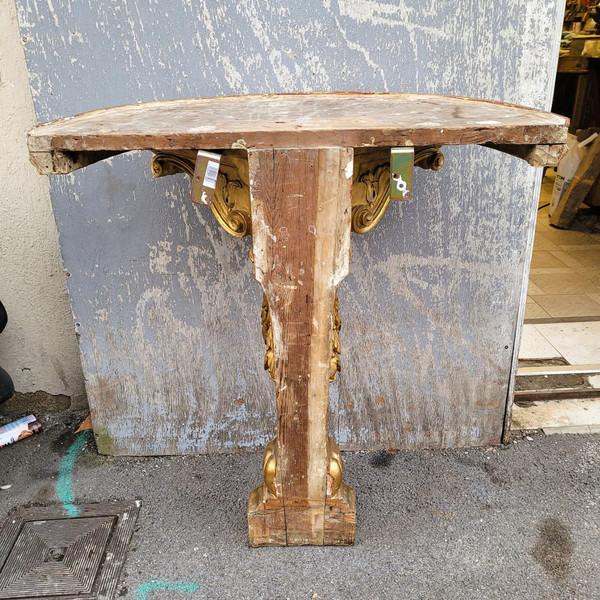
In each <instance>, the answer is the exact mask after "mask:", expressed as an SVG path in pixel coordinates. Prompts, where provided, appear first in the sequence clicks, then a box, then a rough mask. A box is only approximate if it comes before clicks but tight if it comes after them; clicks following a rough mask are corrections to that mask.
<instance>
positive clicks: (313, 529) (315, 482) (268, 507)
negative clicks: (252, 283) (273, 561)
mask: <svg viewBox="0 0 600 600" xmlns="http://www.w3.org/2000/svg"><path fill="white" fill-rule="evenodd" d="M352 157H353V152H352V149H351V148H327V149H307V150H290V149H276V150H274V149H267V150H250V151H249V163H250V181H251V184H250V186H251V191H252V196H251V197H252V231H253V251H254V265H255V275H256V279H257V280H258V281H259V283H260V284H261V285H262V287H263V289H264V291H265V296H266V298H267V301H268V304H269V312H270V318H271V331H272V335H273V351H274V375H275V391H276V397H277V400H276V403H277V442H276V453H275V456H276V465H277V467H276V473H275V481H274V488H275V491H276V494H277V496H276V499H272V498H270V494H269V492H268V491H266V490H265V486H264V485H262V486H259V488H257V489H256V490H255V491H254V492H253V493H252V494H251V497H250V503H249V510H248V517H249V530H250V543H251V544H252V545H281V543H282V541H283V540H284V539H285V544H286V545H300V544H316V545H323V544H324V543H325V541H326V539H327V543H331V544H339V543H350V542H351V541H352V540H353V538H354V529H353V527H349V526H348V523H349V522H351V523H353V522H354V507H353V505H352V506H350V505H349V503H348V502H346V501H344V500H343V499H340V498H338V497H337V496H336V498H335V499H334V502H335V503H336V510H335V512H336V514H338V517H336V518H331V519H328V521H327V523H328V526H327V527H326V524H325V511H326V506H327V495H328V462H329V458H328V437H327V414H328V403H329V376H330V366H329V363H330V357H331V342H332V331H333V315H334V302H335V294H336V289H337V287H338V285H339V283H340V282H341V280H342V279H343V278H344V277H345V276H346V274H347V273H348V268H349V258H350V216H351V184H352V162H353V159H352ZM348 494H352V492H351V491H350V492H348V491H346V495H348ZM332 511H333V509H332ZM345 513H347V514H348V519H345V518H344V516H343V515H344V514H345ZM282 520H283V523H284V526H285V535H284V534H283V532H282V531H281V526H282ZM350 534H351V535H350Z"/></svg>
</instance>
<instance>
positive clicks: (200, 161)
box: [192, 150, 221, 205]
mask: <svg viewBox="0 0 600 600" xmlns="http://www.w3.org/2000/svg"><path fill="white" fill-rule="evenodd" d="M220 162H221V155H220V154H215V153H214V152H205V151H204V150H198V156H196V167H195V169H194V179H193V181H192V202H194V203H195V204H207V205H209V204H212V201H213V197H214V194H215V188H216V187H217V178H218V175H219V164H220Z"/></svg>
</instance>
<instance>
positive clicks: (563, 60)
mask: <svg viewBox="0 0 600 600" xmlns="http://www.w3.org/2000/svg"><path fill="white" fill-rule="evenodd" d="M588 70H589V60H588V59H587V58H585V57H583V56H560V57H559V58H558V67H557V70H556V72H557V73H575V74H579V73H587V72H588Z"/></svg>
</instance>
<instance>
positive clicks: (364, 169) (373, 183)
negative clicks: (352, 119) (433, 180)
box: [352, 147, 444, 233]
mask: <svg viewBox="0 0 600 600" xmlns="http://www.w3.org/2000/svg"><path fill="white" fill-rule="evenodd" d="M354 163H355V164H354V179H353V183H352V231H354V232H356V233H367V232H369V231H371V230H372V229H373V228H374V227H375V226H376V225H377V224H378V223H379V221H381V219H382V218H383V215H384V214H385V211H386V210H387V207H388V206H389V203H390V175H391V172H390V150H389V148H355V150H354ZM414 164H415V166H417V167H421V168H422V169H433V170H434V171H439V170H440V169H441V168H442V165H443V164H444V155H443V154H442V152H441V150H440V149H439V148H436V147H427V148H416V149H415V157H414Z"/></svg>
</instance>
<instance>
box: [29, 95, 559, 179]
mask: <svg viewBox="0 0 600 600" xmlns="http://www.w3.org/2000/svg"><path fill="white" fill-rule="evenodd" d="M567 122H568V121H567V119H565V117H560V116H558V115H554V114H551V113H547V112H543V111H539V110H535V109H532V108H525V107H519V106H513V105H509V104H503V103H500V102H489V101H486V100H474V99H469V98H456V97H450V96H432V95H418V94H364V93H363V94H356V93H354V94H352V93H344V94H289V95H263V96H234V97H224V98H198V99H191V100H171V101H168V102H152V103H146V104H135V105H129V106H118V107H114V108H110V109H106V110H97V111H94V112H91V113H86V114H82V115H78V116H75V117H67V118H66V119H60V120H58V121H55V122H53V123H48V124H46V125H41V126H38V127H36V128H35V129H33V130H32V131H31V132H30V133H29V139H28V143H29V149H30V151H31V152H32V155H33V156H32V160H33V162H34V164H36V166H37V167H38V168H39V169H40V171H41V172H42V173H52V172H55V168H56V167H55V163H56V161H49V160H47V159H44V156H43V155H44V154H45V153H48V152H56V151H60V152H63V153H64V152H65V151H67V152H99V151H114V152H117V151H126V150H177V149H189V148H196V149H199V148H240V147H241V148H250V147H253V148H262V147H290V148H310V147H321V146H347V147H353V146H356V147H358V146H428V145H442V144H483V143H490V142H491V143H495V144H529V145H535V144H554V143H558V144H562V143H564V142H565V141H566V124H567ZM37 153H41V154H42V156H36V154H37ZM85 162H86V161H85V160H79V161H75V162H74V167H73V168H79V167H80V166H85Z"/></svg>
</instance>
